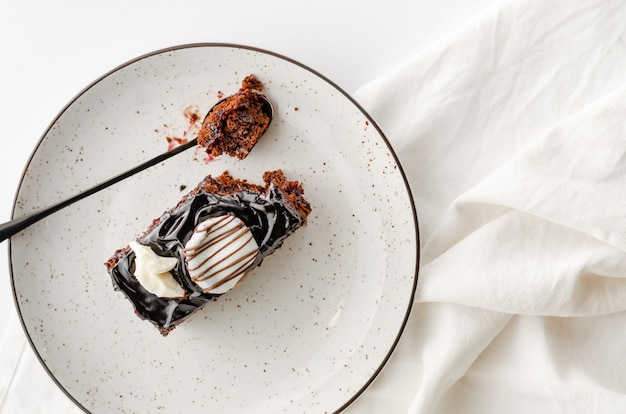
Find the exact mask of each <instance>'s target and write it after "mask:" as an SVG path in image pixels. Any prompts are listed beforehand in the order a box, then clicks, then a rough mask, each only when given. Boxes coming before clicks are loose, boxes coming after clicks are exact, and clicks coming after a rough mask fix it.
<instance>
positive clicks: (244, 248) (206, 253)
mask: <svg viewBox="0 0 626 414" xmlns="http://www.w3.org/2000/svg"><path fill="white" fill-rule="evenodd" d="M183 253H184V254H185V261H186V262H187V271H188V272H189V275H190V276H191V280H192V281H193V282H194V283H195V284H197V285H198V286H200V287H201V288H202V289H203V290H204V292H208V293H215V294H221V293H224V292H227V291H228V290H230V289H232V288H233V287H235V286H237V284H238V283H239V282H241V281H242V280H243V279H242V278H243V277H244V276H245V274H246V273H247V271H248V270H249V269H250V268H251V267H252V265H253V263H254V260H255V259H256V257H257V255H258V254H259V247H258V246H257V244H256V241H255V240H254V237H253V236H252V232H251V231H250V229H249V228H248V226H246V225H245V223H244V222H243V221H241V220H240V219H239V218H238V217H235V216H234V215H232V214H226V215H223V216H218V217H210V218H208V219H206V220H204V221H202V222H200V223H198V224H197V225H196V228H195V229H194V233H193V235H192V236H191V238H190V239H189V241H188V242H187V244H185V248H184V249H183Z"/></svg>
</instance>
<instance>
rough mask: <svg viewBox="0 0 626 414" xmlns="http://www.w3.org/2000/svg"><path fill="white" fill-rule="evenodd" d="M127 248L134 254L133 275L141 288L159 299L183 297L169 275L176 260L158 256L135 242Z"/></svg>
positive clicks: (182, 291) (178, 285)
mask: <svg viewBox="0 0 626 414" xmlns="http://www.w3.org/2000/svg"><path fill="white" fill-rule="evenodd" d="M129 246H130V248H131V249H132V250H133V252H134V253H135V272H134V275H135V277H136V278H137V280H138V281H139V283H141V286H143V287H144V288H145V289H146V290H147V291H149V292H150V293H153V294H155V295H157V296H160V297H165V298H176V297H183V296H185V290H184V289H183V288H182V287H181V286H180V284H179V283H178V282H177V281H176V279H174V277H173V276H172V274H171V273H170V271H171V270H172V269H173V268H174V267H175V266H176V263H178V259H176V258H175V257H162V256H159V255H158V254H156V253H155V252H154V251H153V250H152V249H151V248H150V247H149V246H144V245H142V244H139V243H138V242H136V241H132V242H130V243H129Z"/></svg>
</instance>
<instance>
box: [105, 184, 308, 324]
mask: <svg viewBox="0 0 626 414" xmlns="http://www.w3.org/2000/svg"><path fill="white" fill-rule="evenodd" d="M281 174H282V173H281ZM210 182H217V181H216V180H215V179H213V178H211V177H207V178H206V179H205V180H204V181H203V182H202V183H200V185H198V187H196V189H194V190H193V191H192V192H190V193H189V194H188V195H187V196H186V197H185V198H183V200H181V202H180V203H179V204H178V205H177V206H176V207H174V208H173V209H171V210H168V211H166V212H165V213H164V214H163V215H162V216H161V217H160V218H159V219H158V220H155V222H154V223H153V224H152V225H151V226H150V227H149V228H148V230H147V231H146V233H144V235H143V236H141V237H140V238H139V239H138V241H139V243H141V244H144V245H147V246H150V247H151V248H152V250H153V251H154V252H155V253H156V254H158V255H160V256H167V257H175V258H177V259H178V264H177V265H176V267H175V268H174V269H173V270H172V272H171V273H172V276H173V277H174V278H175V279H176V280H177V281H178V282H179V283H180V285H181V286H182V287H183V288H184V289H185V290H186V291H187V296H186V297H185V298H165V297H158V296H156V295H154V294H152V293H150V292H149V291H147V290H146V289H145V288H143V286H141V284H140V283H139V282H138V280H137V279H136V278H135V276H134V275H133V271H134V259H135V254H134V253H133V251H132V250H131V249H130V248H129V247H126V248H124V249H121V250H119V251H117V252H116V254H115V255H114V256H113V257H112V258H111V259H110V260H109V261H108V262H107V263H106V265H107V268H108V269H109V272H110V274H111V278H112V281H113V285H114V287H115V288H116V289H118V290H120V291H122V292H123V293H124V295H125V296H126V297H127V298H128V299H129V300H130V301H131V302H132V303H133V305H134V307H135V311H136V313H137V315H138V316H139V317H141V318H143V319H146V320H149V321H151V322H152V323H153V324H154V325H155V326H156V327H157V328H159V330H160V331H161V333H162V334H163V335H167V334H168V333H169V332H170V331H171V330H172V329H174V328H175V327H176V326H177V325H178V324H179V323H180V322H182V321H183V320H184V319H185V318H186V317H187V316H189V315H190V314H191V313H193V312H194V311H196V310H198V309H199V308H200V307H202V306H203V305H205V304H206V303H207V302H211V301H214V300H216V299H217V298H218V297H219V296H220V295H219V294H211V293H204V292H202V289H201V288H200V287H199V286H197V285H196V284H194V283H193V282H192V281H191V277H190V275H189V273H188V271H187V269H186V266H185V257H184V254H183V252H182V249H183V247H184V246H185V244H186V242H187V241H188V240H189V238H190V237H191V235H192V234H193V231H194V228H195V227H196V225H197V224H198V223H199V222H201V221H202V220H204V219H206V218H208V217H216V216H221V215H224V214H229V213H230V214H233V215H235V216H236V217H238V218H239V219H240V220H241V221H243V222H244V223H245V224H246V225H247V226H248V227H249V228H250V231H251V233H252V235H253V237H254V239H255V241H256V243H257V245H258V246H259V255H258V256H257V258H256V260H255V262H254V264H253V266H252V267H251V269H252V268H254V267H256V266H258V265H260V264H261V262H262V261H263V259H264V258H265V257H266V256H267V255H269V254H271V253H272V252H273V251H274V250H276V249H277V248H279V247H280V246H281V245H282V244H283V241H284V240H285V238H286V237H287V236H289V235H290V234H291V233H293V232H294V231H295V230H297V229H298V228H299V227H301V226H302V225H304V224H305V223H306V215H302V214H300V213H301V212H300V211H297V210H295V209H293V207H292V205H290V203H289V202H287V200H286V198H285V196H284V195H285V194H284V193H283V192H282V191H281V189H280V188H279V186H277V185H275V184H273V183H268V185H267V187H266V191H265V192H260V191H258V190H257V191H255V189H254V188H253V187H252V186H250V188H239V189H238V191H237V192H235V193H232V194H221V193H214V192H209V191H207V190H206V188H207V187H208V186H207V185H206V184H207V183H210ZM261 188H262V187H261ZM309 211H310V210H309ZM305 214H307V215H308V211H307V212H305Z"/></svg>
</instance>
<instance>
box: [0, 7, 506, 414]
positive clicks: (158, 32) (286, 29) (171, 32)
mask: <svg viewBox="0 0 626 414" xmlns="http://www.w3.org/2000/svg"><path fill="white" fill-rule="evenodd" d="M501 1H503V0H470V1H464V0H413V1H401V0H387V1H373V0H360V1H356V0H343V1H341V0H339V1H337V0H332V1H331V0H316V1H309V0H304V1H288V0H267V1H263V2H252V1H241V0H229V1H225V2H209V1H204V2H203V1H178V2H173V1H169V2H168V1H163V0H157V1H147V0H143V1H121V0H109V1H106V2H105V1H97V2H78V1H69V0H57V1H55V2H48V1H42V0H38V1H34V0H20V1H17V0H6V1H3V4H2V12H1V13H0V45H1V48H0V53H2V59H1V61H2V65H1V69H0V73H1V74H2V76H0V113H1V114H2V115H1V118H0V119H1V122H0V143H1V148H2V149H1V150H0V176H1V177H2V179H1V180H0V221H2V222H4V221H7V220H9V218H10V217H11V211H12V208H13V198H14V194H15V192H16V190H17V186H18V184H19V180H20V177H21V174H22V172H23V169H24V167H25V165H26V163H27V161H28V158H29V156H30V154H31V152H32V151H33V148H34V147H35V145H36V144H37V142H38V140H39V138H40V137H41V135H42V134H43V132H44V131H45V129H46V128H47V126H48V125H49V123H50V122H51V121H52V120H53V119H54V118H55V116H56V115H57V113H58V112H59V111H60V110H61V108H62V107H63V106H64V105H65V104H66V103H67V102H68V101H69V100H70V99H72V98H73V97H74V96H75V95H76V94H78V93H79V92H80V91H81V90H82V89H83V88H84V87H85V86H87V85H88V84H89V83H90V82H92V81H93V80H95V79H96V78H98V77H99V76H101V75H103V74H104V73H106V72H108V71H109V70H111V69H113V68H115V67H116V66H118V65H120V64H122V63H124V62H126V61H128V60H129V59H132V58H134V57H136V56H139V55H142V54H145V53H148V52H152V51H154V50H157V49H161V48H164V47H169V46H174V45H179V44H186V43H196V42H226V43H236V44H243V45H249V46H255V47H259V48H263V49H267V50H271V51H274V52H277V53H280V54H283V55H285V56H288V57H290V58H293V59H295V60H297V61H299V62H301V63H303V64H305V65H307V66H309V67H311V68H313V69H315V70H317V71H318V72H320V73H322V74H324V75H325V76H326V77H328V78H330V79H331V80H332V81H334V82H335V83H336V84H337V85H338V86H339V87H341V88H343V89H344V90H345V91H346V92H348V93H353V92H354V91H355V90H356V89H357V88H358V87H359V86H360V85H362V84H364V83H367V82H368V81H370V80H373V79H375V78H377V77H378V76H380V75H383V74H384V73H385V72H387V71H388V70H390V69H393V68H394V67H396V66H397V65H399V64H401V63H402V62H404V61H405V60H407V59H408V58H410V57H411V56H413V55H415V54H416V53H418V52H419V51H421V50H423V49H425V48H427V47H429V45H432V44H434V43H436V42H438V41H439V40H441V39H443V38H445V37H446V36H448V35H450V34H452V33H453V32H455V31H457V30H459V29H460V28H462V27H463V26H465V25H466V24H468V23H470V22H471V21H473V20H474V19H476V18H478V17H479V16H480V15H481V14H482V13H484V12H485V11H486V10H487V9H488V8H490V7H493V6H495V4H497V3H500V2H501ZM255 27H256V29H254V30H253V29H252V28H255ZM242 28H243V29H242ZM248 28H250V29H248ZM2 245H3V246H4V247H1V248H2V249H3V250H2V253H1V254H0V344H2V341H7V340H11V341H22V342H24V343H25V341H26V339H25V338H24V337H23V333H22V332H21V330H17V331H16V330H15V329H12V330H11V329H9V328H10V324H11V323H13V324H15V321H16V318H17V316H16V312H15V308H14V302H13V294H12V289H11V282H10V273H9V264H8V257H7V256H8V255H7V249H6V246H7V242H3V243H2ZM12 321H13V322H12ZM16 332H17V333H16ZM9 335H11V337H8V336H9ZM16 335H17V336H21V337H19V338H18V337H16ZM24 352H31V350H30V349H29V348H28V346H26V348H25V351H24ZM36 375H39V376H40V378H36V379H33V381H36V382H39V383H42V382H43V383H44V384H45V383H46V382H50V383H52V380H51V379H49V378H47V374H46V373H45V371H44V370H43V368H41V369H40V370H39V371H38V372H36ZM7 390H8V392H10V390H11V387H10V382H7V381H6V380H4V381H2V380H1V379H0V413H2V414H4V413H8V411H6V410H5V409H4V406H5V404H3V401H4V398H5V397H6V394H7ZM58 393H59V394H61V391H58ZM33 398H37V395H34V396H33ZM62 398H63V396H61V399H62ZM49 409H50V410H49V411H48V412H64V411H59V410H62V409H61V408H60V409H59V410H57V411H55V408H54V406H51V407H49Z"/></svg>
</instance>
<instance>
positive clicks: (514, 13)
mask: <svg viewBox="0 0 626 414" xmlns="http://www.w3.org/2000/svg"><path fill="white" fill-rule="evenodd" d="M355 97H356V99H357V100H358V101H359V102H360V103H361V104H362V105H363V107H364V108H365V109H366V110H368V112H369V113H370V114H371V115H372V116H373V118H374V119H375V120H376V121H377V123H378V124H379V125H380V127H381V128H382V130H383V131H384V132H385V134H386V136H387V138H388V139H389V141H390V143H391V145H392V146H393V148H394V149H395V151H396V153H397V155H398V157H399V159H400V161H401V163H402V166H403V168H404V170H405V172H406V174H407V177H408V180H409V183H410V187H411V190H412V193H413V196H414V199H415V204H416V209H417V215H418V221H419V225H420V237H421V248H422V257H421V265H420V275H419V282H418V289H417V294H416V298H415V305H414V308H413V310H412V314H411V317H410V320H409V323H408V325H407V328H406V330H405V333H404V335H403V337H402V339H401V341H400V343H399V345H398V348H397V350H396V352H395V353H394V355H393V356H392V358H391V360H390V361H389V363H388V365H387V366H386V367H385V369H384V370H383V371H382V373H381V374H380V376H379V377H378V378H377V379H376V381H375V382H374V383H373V385H372V386H371V388H370V389H369V390H368V391H367V392H366V393H365V394H364V395H363V396H362V397H361V398H360V399H358V400H357V401H356V402H355V404H354V405H353V406H352V407H351V408H350V412H368V413H369V412H372V413H374V412H376V413H378V412H389V413H406V412H409V413H420V414H421V413H481V414H485V413H498V414H499V413H623V412H626V358H625V351H626V332H624V331H625V330H626V2H624V1H622V0H553V1H545V0H521V1H514V2H509V3H505V4H503V5H501V6H500V7H498V8H497V9H495V10H493V12H491V13H489V14H487V15H486V16H484V18H483V19H481V20H480V21H478V22H476V23H475V24H473V25H472V26H470V27H467V28H466V29H464V30H463V31H461V32H459V33H457V34H456V35H455V36H452V37H450V38H448V39H446V41H445V42H443V43H442V44H438V45H435V46H434V47H432V48H430V49H429V50H426V51H424V52H423V53H421V54H419V55H418V56H416V57H415V58H414V59H412V60H411V61H408V62H406V63H405V64H404V65H402V66H401V67H399V68H397V69H396V70H394V71H392V72H390V73H388V74H387V75H385V76H383V77H382V78H380V79H377V80H374V81H372V82H371V83H369V84H367V85H364V86H363V87H361V88H360V89H359V90H358V91H357V93H356V94H355Z"/></svg>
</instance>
